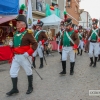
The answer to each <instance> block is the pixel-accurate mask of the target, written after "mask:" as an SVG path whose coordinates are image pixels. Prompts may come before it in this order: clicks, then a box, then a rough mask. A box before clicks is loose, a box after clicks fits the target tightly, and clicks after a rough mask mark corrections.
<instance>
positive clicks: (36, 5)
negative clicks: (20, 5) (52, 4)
mask: <svg viewBox="0 0 100 100" xmlns="http://www.w3.org/2000/svg"><path fill="white" fill-rule="evenodd" d="M32 10H33V14H35V15H40V16H43V17H45V10H46V4H45V2H43V1H37V0H33V2H32Z"/></svg>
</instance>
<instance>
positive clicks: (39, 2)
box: [32, 0, 65, 19]
mask: <svg viewBox="0 0 100 100" xmlns="http://www.w3.org/2000/svg"><path fill="white" fill-rule="evenodd" d="M64 1H65V0H32V9H33V18H34V19H41V18H43V17H45V16H46V15H45V11H46V4H49V5H54V4H58V8H59V9H60V18H63V11H64V7H65V4H64V3H65V2H64Z"/></svg>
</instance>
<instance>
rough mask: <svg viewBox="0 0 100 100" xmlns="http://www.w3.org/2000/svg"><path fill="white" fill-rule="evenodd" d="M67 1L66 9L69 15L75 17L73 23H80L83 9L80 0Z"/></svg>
mask: <svg viewBox="0 0 100 100" xmlns="http://www.w3.org/2000/svg"><path fill="white" fill-rule="evenodd" d="M65 1H66V6H65V8H66V11H67V12H68V17H70V18H72V19H73V23H74V24H76V25H78V24H79V20H80V13H81V10H80V9H79V3H80V0H65Z"/></svg>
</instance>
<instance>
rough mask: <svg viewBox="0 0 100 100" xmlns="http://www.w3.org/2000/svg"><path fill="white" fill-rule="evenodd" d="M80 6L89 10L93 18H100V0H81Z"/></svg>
mask: <svg viewBox="0 0 100 100" xmlns="http://www.w3.org/2000/svg"><path fill="white" fill-rule="evenodd" d="M80 8H81V9H84V10H85V11H88V12H89V14H90V16H91V17H92V18H97V19H99V18H100V0H81V2H80Z"/></svg>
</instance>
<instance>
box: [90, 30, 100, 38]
mask: <svg viewBox="0 0 100 100" xmlns="http://www.w3.org/2000/svg"><path fill="white" fill-rule="evenodd" d="M97 30H98V29H96V30H94V29H92V31H93V32H92V34H91V36H92V35H93V33H95V34H96V36H97V37H99V36H98V33H97V32H96V31H97Z"/></svg>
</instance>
